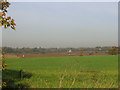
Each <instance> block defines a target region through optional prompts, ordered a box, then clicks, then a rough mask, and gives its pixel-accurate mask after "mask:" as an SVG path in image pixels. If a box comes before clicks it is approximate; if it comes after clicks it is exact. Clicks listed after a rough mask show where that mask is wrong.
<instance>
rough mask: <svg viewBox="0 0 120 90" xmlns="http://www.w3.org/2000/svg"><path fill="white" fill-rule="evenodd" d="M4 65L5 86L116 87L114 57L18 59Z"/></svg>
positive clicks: (115, 62) (8, 60) (116, 60)
mask: <svg viewBox="0 0 120 90" xmlns="http://www.w3.org/2000/svg"><path fill="white" fill-rule="evenodd" d="M6 63H7V64H8V66H7V70H6V71H4V72H3V81H6V82H7V87H30V88H118V56H114V55H111V56H69V57H39V58H20V59H7V60H6ZM20 69H22V70H23V71H24V72H23V79H22V80H21V79H20V74H19V71H20Z"/></svg>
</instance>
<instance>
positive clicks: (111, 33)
mask: <svg viewBox="0 0 120 90" xmlns="http://www.w3.org/2000/svg"><path fill="white" fill-rule="evenodd" d="M8 15H10V16H12V17H13V18H14V19H15V21H16V24H17V27H16V31H12V30H3V46H10V47H39V46H41V47H47V48H49V47H95V46H113V45H117V43H118V25H117V24H118V17H117V16H118V7H117V2H116V3H115V2H111V3H108V2H106V3H105V2H103V3H93V2H90V3H89V2H86V3H82V2H79V3H77V2H71V3H70V2H66V3H65V2H64V3H62V2H61V3H52V2H51V3H49V2H46V3H43V2H38V3H37V2H35V3H33V2H29V3H28V2H24V3H21V2H14V3H13V2H12V3H11V6H10V8H9V9H8Z"/></svg>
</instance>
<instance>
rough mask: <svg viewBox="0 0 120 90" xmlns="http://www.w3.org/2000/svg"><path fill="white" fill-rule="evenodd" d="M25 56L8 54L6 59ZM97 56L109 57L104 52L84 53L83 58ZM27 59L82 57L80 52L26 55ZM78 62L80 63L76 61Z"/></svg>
mask: <svg viewBox="0 0 120 90" xmlns="http://www.w3.org/2000/svg"><path fill="white" fill-rule="evenodd" d="M22 55H23V54H6V55H5V58H22ZM97 55H107V54H105V53H104V52H99V53H94V54H93V55H89V52H84V53H83V55H82V56H97ZM24 56H25V58H31V57H63V56H80V53H79V52H76V53H72V54H71V55H68V54H67V53H46V54H24ZM76 62H78V61H76Z"/></svg>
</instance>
